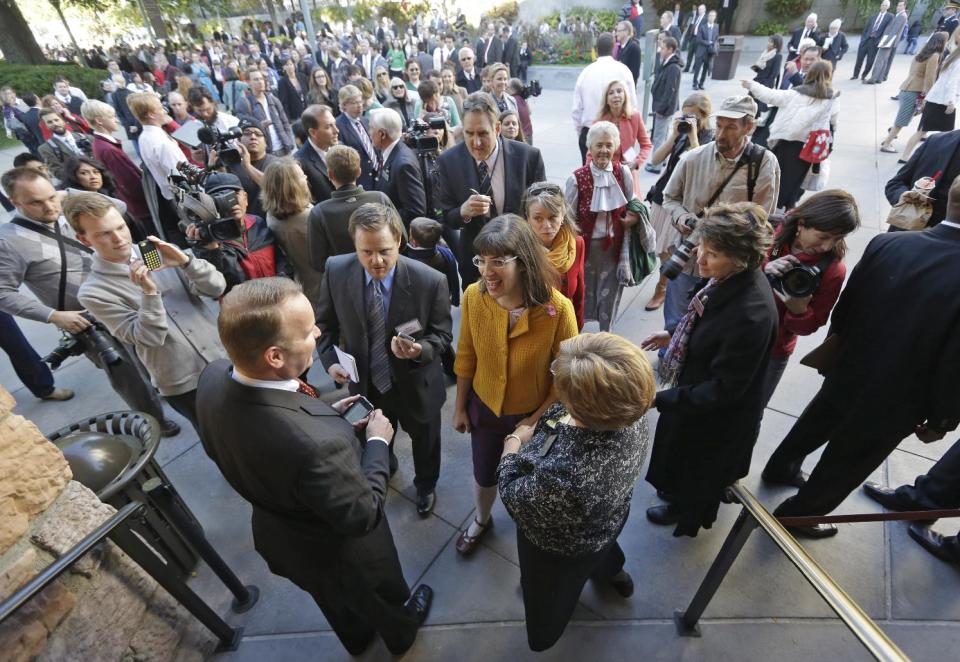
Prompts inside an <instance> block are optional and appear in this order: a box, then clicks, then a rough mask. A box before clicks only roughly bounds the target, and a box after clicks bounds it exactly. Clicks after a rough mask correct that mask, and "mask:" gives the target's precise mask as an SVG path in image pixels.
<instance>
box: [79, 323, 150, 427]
mask: <svg viewBox="0 0 960 662" xmlns="http://www.w3.org/2000/svg"><path fill="white" fill-rule="evenodd" d="M104 333H106V331H104ZM113 345H114V348H115V349H116V350H117V353H118V354H119V355H120V359H121V360H120V362H119V363H117V364H114V365H107V364H106V363H104V362H103V361H101V360H100V357H99V356H97V354H96V352H94V351H93V350H91V349H86V350H85V351H84V354H86V356H87V358H88V359H90V360H91V361H93V364H94V365H95V366H97V367H98V368H101V369H102V370H103V371H104V372H105V373H107V379H108V380H109V381H110V386H111V387H112V388H113V390H114V391H116V392H117V395H119V396H120V397H121V398H123V401H124V402H126V403H127V406H128V407H130V409H133V410H135V411H142V412H143V413H145V414H150V415H151V416H153V417H154V418H156V419H157V421H159V422H161V423H162V422H163V421H164V414H163V403H162V402H160V396H158V395H157V391H156V389H154V388H153V384H151V383H150V378H149V376H148V375H147V371H146V369H145V368H144V367H143V366H142V365H141V363H140V360H139V359H138V358H137V356H136V355H135V354H133V353H132V352H130V351H128V350H127V348H126V347H125V346H124V345H123V343H121V342H120V341H119V340H117V339H116V338H114V339H113Z"/></svg>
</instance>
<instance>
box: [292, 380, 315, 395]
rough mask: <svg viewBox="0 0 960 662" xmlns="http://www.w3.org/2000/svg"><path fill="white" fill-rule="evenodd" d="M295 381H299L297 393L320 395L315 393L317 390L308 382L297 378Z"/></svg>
mask: <svg viewBox="0 0 960 662" xmlns="http://www.w3.org/2000/svg"><path fill="white" fill-rule="evenodd" d="M297 382H299V384H300V385H299V386H298V387H297V393H303V394H304V395H309V396H310V397H311V398H319V397H320V395H319V394H318V393H317V390H316V389H315V388H313V387H312V386H310V384H308V383H306V382H305V381H303V380H302V379H298V380H297Z"/></svg>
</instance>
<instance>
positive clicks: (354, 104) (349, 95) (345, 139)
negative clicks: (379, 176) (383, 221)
mask: <svg viewBox="0 0 960 662" xmlns="http://www.w3.org/2000/svg"><path fill="white" fill-rule="evenodd" d="M340 111H341V112H340V116H339V117H337V120H336V124H337V130H338V132H339V133H338V138H339V140H340V142H341V143H342V144H344V145H349V146H350V147H353V148H354V149H355V150H357V153H358V154H360V170H361V174H360V179H358V180H357V182H358V183H359V184H360V186H362V187H363V188H365V189H367V190H368V191H372V190H373V189H374V183H375V180H374V176H375V171H376V168H377V160H378V158H379V157H378V156H377V150H376V149H375V148H374V146H373V141H372V140H370V130H369V129H368V128H367V120H366V118H364V117H363V96H362V95H361V94H360V90H359V88H357V87H355V86H353V85H345V86H343V87H342V88H340Z"/></svg>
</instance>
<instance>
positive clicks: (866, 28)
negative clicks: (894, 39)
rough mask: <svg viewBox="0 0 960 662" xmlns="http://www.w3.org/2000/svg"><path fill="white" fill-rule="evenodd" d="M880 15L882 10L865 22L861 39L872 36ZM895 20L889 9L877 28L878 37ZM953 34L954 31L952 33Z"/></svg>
mask: <svg viewBox="0 0 960 662" xmlns="http://www.w3.org/2000/svg"><path fill="white" fill-rule="evenodd" d="M878 16H880V12H877V13H876V14H873V15H871V16H870V18H868V19H867V21H866V22H865V23H864V24H863V32H861V33H860V39H866V38H867V37H869V36H870V33H871V32H873V31H874V30H873V24H874V23H876V22H877V17H878ZM892 20H893V12H891V11H889V10H887V12H886V15H885V16H884V17H883V20H882V21H880V26H879V27H878V28H877V30H876V33H875V34H876V35H877V36H876V39H877V40H878V41H879V39H880V37H881V36H882V35H883V33H884V31H885V30H886V29H887V26H888V25H890V21H892ZM951 34H952V33H951Z"/></svg>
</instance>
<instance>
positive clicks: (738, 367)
mask: <svg viewBox="0 0 960 662" xmlns="http://www.w3.org/2000/svg"><path fill="white" fill-rule="evenodd" d="M777 318H778V316H777V306H776V304H775V303H774V298H773V290H772V288H771V287H770V283H769V282H767V278H766V276H764V275H763V273H762V272H761V271H760V270H755V271H744V272H741V273H739V274H736V275H734V276H731V277H730V278H728V279H727V280H726V281H724V282H723V283H721V284H720V285H719V286H717V288H716V289H715V290H713V292H711V293H710V294H709V295H708V296H707V301H706V302H705V304H704V313H703V317H702V318H700V320H699V322H698V323H697V325H696V326H695V327H694V329H693V332H692V333H691V335H690V342H689V344H688V345H687V358H686V361H685V363H684V365H683V368H682V369H681V371H680V375H679V377H678V379H677V385H676V386H675V387H674V388H669V389H666V390H664V391H661V392H660V393H658V394H657V398H656V401H655V404H656V407H657V409H658V410H659V411H660V419H659V421H658V422H657V432H656V436H655V439H654V445H653V452H652V454H651V457H650V470H649V471H648V473H647V481H649V482H650V483H651V484H652V485H653V486H654V487H656V488H657V489H659V490H664V491H666V492H669V493H670V494H672V495H673V497H674V499H675V500H674V501H672V502H671V505H672V506H674V507H676V508H678V509H679V511H680V514H681V521H680V522H679V523H678V525H677V529H676V531H675V532H674V535H690V536H695V535H696V534H697V530H698V529H699V528H700V527H701V526H702V527H706V528H709V527H710V525H711V524H713V522H714V520H716V516H717V509H718V507H719V504H720V497H721V495H722V493H723V490H724V489H725V488H726V487H727V486H728V485H730V484H732V483H733V482H734V481H736V480H737V479H739V478H742V477H744V476H746V475H747V473H748V472H749V471H750V456H751V455H752V454H753V445H754V443H755V442H756V440H757V434H758V432H759V430H760V418H761V416H762V415H763V393H762V387H763V379H764V375H765V373H766V369H767V363H768V362H769V359H770V351H771V349H772V348H773V344H774V342H775V341H776V337H777Z"/></svg>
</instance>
